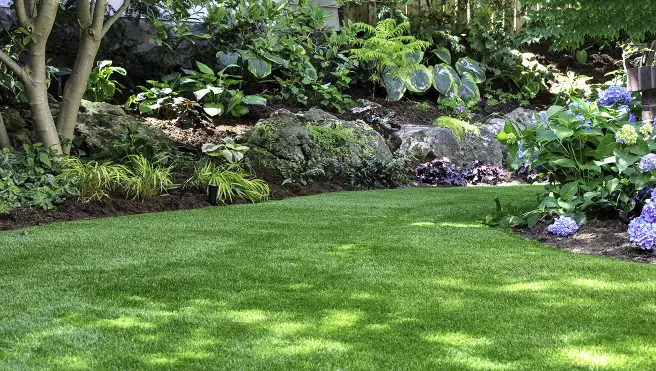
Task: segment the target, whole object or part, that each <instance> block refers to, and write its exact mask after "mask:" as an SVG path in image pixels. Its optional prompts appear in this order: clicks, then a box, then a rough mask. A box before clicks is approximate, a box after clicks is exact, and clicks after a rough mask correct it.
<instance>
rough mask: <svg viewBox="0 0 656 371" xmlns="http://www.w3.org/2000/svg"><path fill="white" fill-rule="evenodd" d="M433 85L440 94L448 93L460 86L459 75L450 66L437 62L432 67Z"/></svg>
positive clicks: (453, 91)
mask: <svg viewBox="0 0 656 371" xmlns="http://www.w3.org/2000/svg"><path fill="white" fill-rule="evenodd" d="M433 86H435V89H436V90H437V91H439V92H440V94H442V95H449V94H450V93H455V92H456V89H457V88H458V86H460V77H459V76H458V73H456V71H455V70H454V69H453V68H452V67H451V66H449V65H446V64H438V65H436V66H435V67H433Z"/></svg>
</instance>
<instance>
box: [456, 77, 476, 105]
mask: <svg viewBox="0 0 656 371" xmlns="http://www.w3.org/2000/svg"><path fill="white" fill-rule="evenodd" d="M458 92H459V93H460V95H461V96H462V99H463V100H465V101H472V100H473V101H476V100H478V98H480V97H481V92H480V90H478V85H477V84H476V80H475V79H474V77H473V76H472V75H471V74H469V73H468V72H465V73H464V74H463V75H462V78H461V79H460V86H459V87H458Z"/></svg>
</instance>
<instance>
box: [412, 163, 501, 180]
mask: <svg viewBox="0 0 656 371" xmlns="http://www.w3.org/2000/svg"><path fill="white" fill-rule="evenodd" d="M415 172H416V175H417V178H418V180H419V181H420V182H421V183H428V184H435V185H452V186H466V185H468V184H472V185H477V184H489V185H497V184H499V183H500V182H502V181H503V180H505V179H506V178H507V177H508V174H507V172H506V171H505V170H504V169H502V168H500V167H498V166H492V165H487V164H485V163H483V162H481V161H478V160H474V161H470V162H468V163H466V164H465V166H463V167H459V166H457V165H455V164H452V163H451V161H450V160H449V159H448V158H442V159H435V160H433V161H430V162H427V163H424V164H421V165H419V166H417V168H416V169H415Z"/></svg>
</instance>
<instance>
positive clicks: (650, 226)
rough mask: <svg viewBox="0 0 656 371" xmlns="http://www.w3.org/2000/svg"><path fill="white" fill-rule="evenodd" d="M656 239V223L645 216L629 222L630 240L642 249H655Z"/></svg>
mask: <svg viewBox="0 0 656 371" xmlns="http://www.w3.org/2000/svg"><path fill="white" fill-rule="evenodd" d="M655 240H656V224H654V223H649V222H648V221H647V220H645V218H643V217H642V216H641V217H638V218H635V219H633V220H632V221H631V223H629V241H630V242H633V243H634V244H636V245H637V246H638V248H639V249H640V250H645V251H649V250H653V249H654V242H655Z"/></svg>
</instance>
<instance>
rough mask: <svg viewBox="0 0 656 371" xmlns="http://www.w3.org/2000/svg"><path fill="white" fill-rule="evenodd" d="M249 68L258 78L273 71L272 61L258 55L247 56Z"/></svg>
mask: <svg viewBox="0 0 656 371" xmlns="http://www.w3.org/2000/svg"><path fill="white" fill-rule="evenodd" d="M247 62H248V70H249V71H250V72H251V73H252V74H253V75H254V76H255V77H257V78H259V79H261V78H264V77H267V76H268V75H269V74H270V73H271V63H269V62H267V61H265V60H264V59H261V58H258V57H247Z"/></svg>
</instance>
